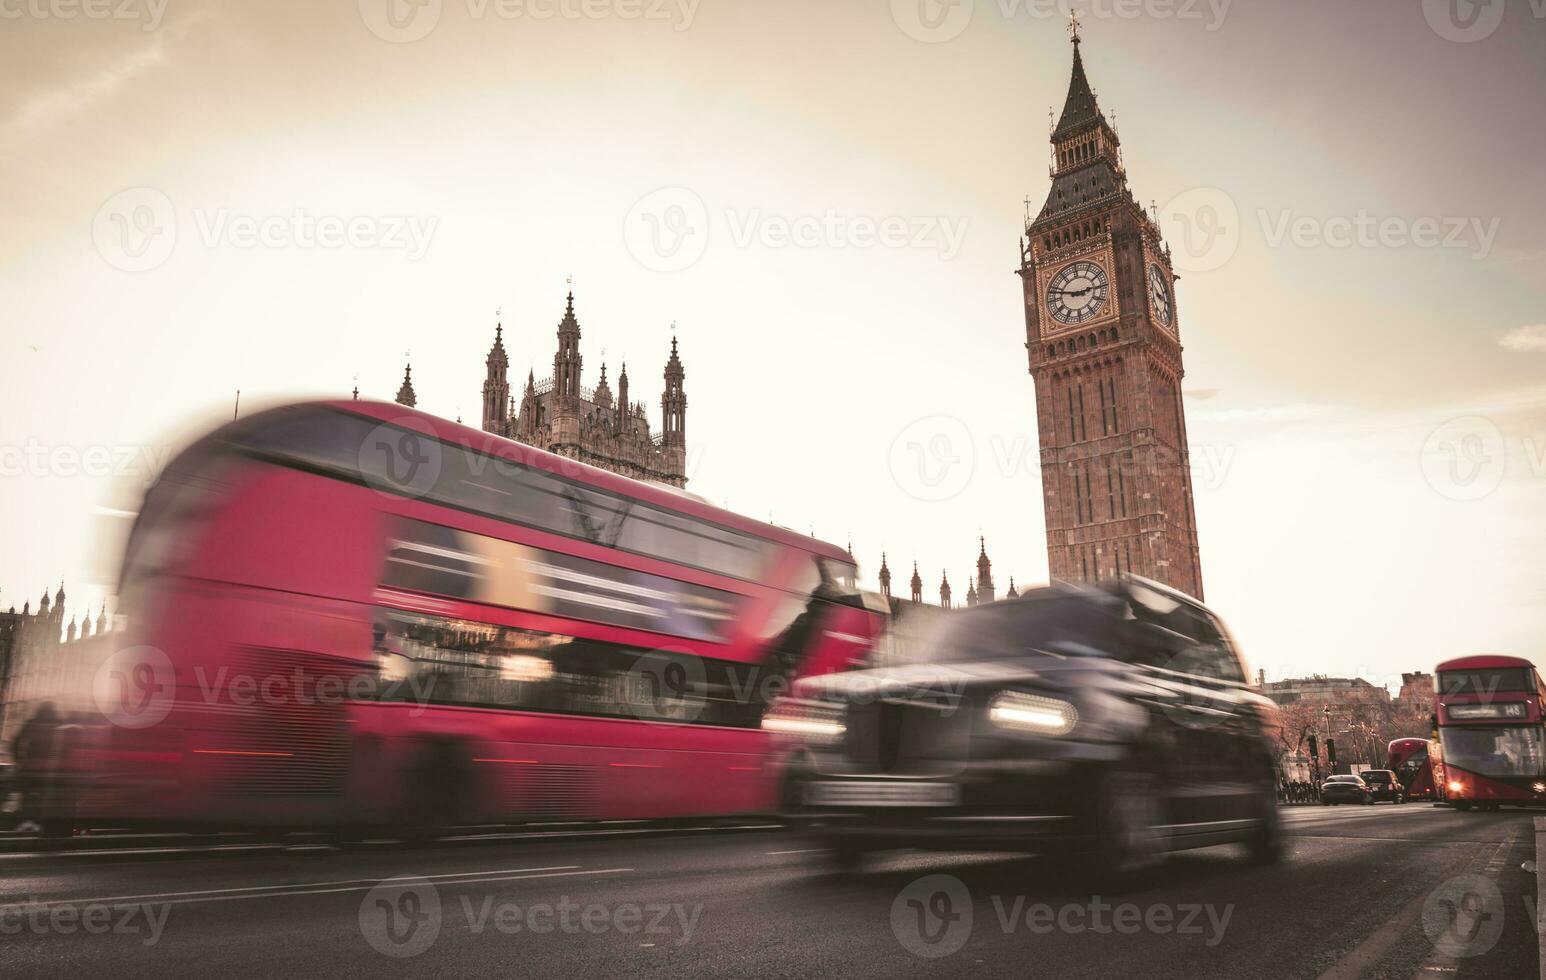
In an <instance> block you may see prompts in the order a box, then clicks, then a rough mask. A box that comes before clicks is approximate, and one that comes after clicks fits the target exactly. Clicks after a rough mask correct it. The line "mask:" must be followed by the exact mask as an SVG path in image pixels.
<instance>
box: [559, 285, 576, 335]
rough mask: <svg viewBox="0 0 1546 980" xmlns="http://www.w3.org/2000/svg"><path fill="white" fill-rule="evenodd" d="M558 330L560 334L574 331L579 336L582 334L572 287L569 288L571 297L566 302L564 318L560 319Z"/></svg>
mask: <svg viewBox="0 0 1546 980" xmlns="http://www.w3.org/2000/svg"><path fill="white" fill-rule="evenodd" d="M558 332H559V334H560V335H562V334H565V333H572V334H574V335H575V336H577V337H578V336H579V334H580V321H579V320H578V319H576V318H575V315H574V290H572V289H571V290H569V298H568V299H567V300H566V301H565V304H564V318H563V319H562V320H560V321H558Z"/></svg>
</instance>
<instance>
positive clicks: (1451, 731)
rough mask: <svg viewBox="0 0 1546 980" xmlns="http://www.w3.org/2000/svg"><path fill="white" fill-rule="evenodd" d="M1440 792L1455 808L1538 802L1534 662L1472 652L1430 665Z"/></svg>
mask: <svg viewBox="0 0 1546 980" xmlns="http://www.w3.org/2000/svg"><path fill="white" fill-rule="evenodd" d="M1435 674H1436V678H1435V682H1434V683H1435V688H1436V692H1437V693H1436V694H1435V695H1434V718H1435V721H1436V722H1437V724H1438V730H1439V747H1440V749H1441V755H1442V758H1443V762H1442V767H1443V778H1444V795H1445V797H1446V798H1447V799H1448V800H1449V802H1450V803H1452V804H1453V805H1454V806H1455V808H1456V809H1458V810H1469V809H1471V808H1472V807H1480V808H1483V809H1497V807H1498V804H1500V803H1517V804H1531V803H1537V804H1539V803H1546V723H1543V720H1542V714H1541V706H1542V703H1543V701H1546V687H1543V686H1542V683H1541V677H1540V674H1539V673H1537V672H1536V669H1535V665H1534V664H1532V663H1531V662H1530V661H1528V660H1524V659H1521V658H1519V657H1500V656H1478V657H1461V658H1459V659H1457V660H1448V661H1445V662H1444V663H1441V664H1439V665H1438V667H1437V668H1435Z"/></svg>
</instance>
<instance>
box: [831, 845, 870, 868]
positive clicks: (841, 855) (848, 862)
mask: <svg viewBox="0 0 1546 980" xmlns="http://www.w3.org/2000/svg"><path fill="white" fill-rule="evenodd" d="M868 854H869V851H868V850H867V849H865V848H864V847H861V846H860V845H859V842H858V841H856V840H853V839H852V838H849V837H843V836H833V837H829V838H828V839H827V859H828V860H829V861H830V862H831V864H832V870H834V871H836V872H838V873H839V874H857V873H859V872H861V871H863V870H864V864H865V859H866V858H867V856H868Z"/></svg>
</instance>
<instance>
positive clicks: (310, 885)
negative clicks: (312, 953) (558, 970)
mask: <svg viewBox="0 0 1546 980" xmlns="http://www.w3.org/2000/svg"><path fill="white" fill-rule="evenodd" d="M632 870H633V869H632V868H608V869H606V870H604V871H596V872H590V871H585V870H581V869H580V866H579V865H577V864H560V865H554V866H553V867H551V868H511V869H508V870H505V871H462V872H457V873H455V874H440V875H419V876H416V877H422V878H424V879H425V880H426V881H431V882H439V883H440V884H445V885H477V884H482V883H483V882H485V881H516V880H519V879H521V878H562V877H566V876H568V875H582V874H593V873H594V874H610V873H615V872H618V871H632ZM537 871H554V872H559V873H558V874H528V873H527V872H537ZM452 879H458V880H452ZM390 880H391V879H390V878H347V879H344V880H342V881H312V882H298V883H294V884H275V885H255V886H253V887H250V888H212V889H208V890H206V891H188V892H161V893H158V894H150V895H117V896H114V897H112V898H55V899H49V900H48V901H46V902H21V903H12V904H9V905H0V911H7V912H9V911H13V910H18V909H20V910H27V909H38V908H50V907H53V906H56V905H59V906H74V905H126V904H130V903H135V904H143V903H147V902H155V903H156V904H160V905H182V904H185V903H188V902H229V901H239V900H242V899H252V898H279V897H282V896H289V895H331V894H334V893H335V892H352V891H369V890H370V889H372V888H374V887H375V886H377V885H379V884H381V883H382V882H384V881H390ZM333 885H348V886H351V887H347V888H335V887H325V886H333ZM277 889H287V890H285V891H278V890H277ZM259 892H261V893H262V894H257V893H259Z"/></svg>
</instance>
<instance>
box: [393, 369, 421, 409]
mask: <svg viewBox="0 0 1546 980" xmlns="http://www.w3.org/2000/svg"><path fill="white" fill-rule="evenodd" d="M418 403H419V396H418V395H415V394H414V393H413V365H412V364H408V365H405V366H404V367H403V386H402V387H401V388H398V389H397V404H399V405H405V406H407V407H408V408H413V407H414V406H415V405H417V404H418Z"/></svg>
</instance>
